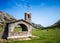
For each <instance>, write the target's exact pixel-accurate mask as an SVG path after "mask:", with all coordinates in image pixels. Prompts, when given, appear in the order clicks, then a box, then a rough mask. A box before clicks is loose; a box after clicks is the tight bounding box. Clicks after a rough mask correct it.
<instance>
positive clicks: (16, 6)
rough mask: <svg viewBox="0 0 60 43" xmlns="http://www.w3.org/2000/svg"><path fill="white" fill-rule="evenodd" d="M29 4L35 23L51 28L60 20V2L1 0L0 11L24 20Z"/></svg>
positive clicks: (57, 0) (48, 0)
mask: <svg viewBox="0 0 60 43" xmlns="http://www.w3.org/2000/svg"><path fill="white" fill-rule="evenodd" d="M27 3H29V6H30V8H29V9H30V10H29V11H30V12H31V14H32V22H34V23H37V24H41V25H42V26H50V25H52V24H54V23H55V22H56V21H58V20H59V19H60V0H0V11H3V12H7V13H9V14H10V15H13V16H14V17H15V18H16V19H24V13H25V12H26V11H27V7H26V5H27Z"/></svg>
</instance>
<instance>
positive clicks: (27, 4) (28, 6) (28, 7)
mask: <svg viewBox="0 0 60 43" xmlns="http://www.w3.org/2000/svg"><path fill="white" fill-rule="evenodd" d="M26 7H27V8H26V9H27V12H29V10H30V5H29V3H28V2H27V3H26Z"/></svg>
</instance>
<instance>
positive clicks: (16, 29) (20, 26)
mask: <svg viewBox="0 0 60 43" xmlns="http://www.w3.org/2000/svg"><path fill="white" fill-rule="evenodd" d="M22 31H28V27H27V26H26V25H25V24H17V25H16V26H15V27H14V32H22Z"/></svg>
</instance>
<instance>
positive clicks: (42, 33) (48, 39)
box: [1, 29, 60, 43]
mask: <svg viewBox="0 0 60 43" xmlns="http://www.w3.org/2000/svg"><path fill="white" fill-rule="evenodd" d="M32 34H33V35H34V36H38V37H39V38H32V40H22V41H21V40H11V41H9V40H8V41H3V42H1V43H60V30H53V29H50V30H48V31H47V30H37V29H34V30H32Z"/></svg>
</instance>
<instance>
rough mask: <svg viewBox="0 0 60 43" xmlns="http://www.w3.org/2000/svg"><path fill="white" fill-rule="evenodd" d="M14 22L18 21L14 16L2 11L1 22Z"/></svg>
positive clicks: (0, 14)
mask: <svg viewBox="0 0 60 43" xmlns="http://www.w3.org/2000/svg"><path fill="white" fill-rule="evenodd" d="M13 20H16V19H15V18H14V17H13V16H11V15H9V14H8V13H5V12H2V11H0V22H5V21H13Z"/></svg>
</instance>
